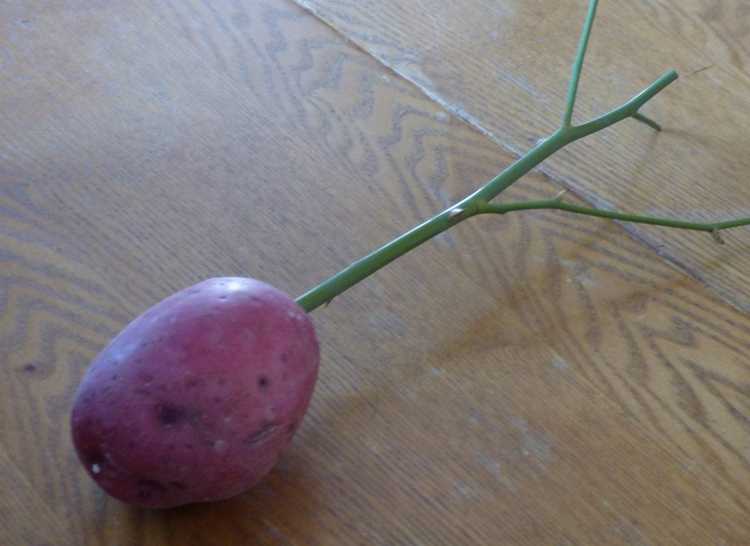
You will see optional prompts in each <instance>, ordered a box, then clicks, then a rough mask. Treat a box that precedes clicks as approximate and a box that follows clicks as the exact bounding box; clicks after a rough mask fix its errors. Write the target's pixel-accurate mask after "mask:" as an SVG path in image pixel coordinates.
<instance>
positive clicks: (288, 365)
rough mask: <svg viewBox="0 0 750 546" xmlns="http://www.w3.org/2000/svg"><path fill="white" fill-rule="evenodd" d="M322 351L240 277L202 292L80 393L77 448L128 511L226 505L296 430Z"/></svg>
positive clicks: (279, 305)
mask: <svg viewBox="0 0 750 546" xmlns="http://www.w3.org/2000/svg"><path fill="white" fill-rule="evenodd" d="M319 362H320V350H319V346H318V342H317V339H316V336H315V330H314V327H313V324H312V321H311V320H310V318H309V316H308V315H307V314H306V313H305V311H304V310H303V309H302V308H301V307H299V306H298V305H297V304H296V303H295V302H294V300H292V299H291V298H290V297H289V296H287V295H286V294H285V293H283V292H281V291H280V290H277V289H276V288H274V287H272V286H270V285H268V284H265V283H262V282H260V281H257V280H254V279H248V278H233V277H231V278H216V279H209V280H207V281H204V282H201V283H199V284H197V285H195V286H193V287H191V288H187V289H185V290H182V291H181V292H178V293H176V294H174V295H172V296H170V297H169V298H167V299H165V300H163V301H162V302H160V303H158V304H157V305H155V306H154V307H152V308H151V309H149V310H148V311H146V312H145V313H144V314H142V315H141V316H139V317H138V318H136V319H135V320H134V321H133V322H131V323H130V324H129V325H128V326H127V327H126V328H125V329H124V330H123V331H122V332H121V333H120V334H119V335H118V336H117V337H116V338H115V339H113V340H112V342H111V343H110V344H109V345H108V346H107V347H106V348H105V349H104V350H103V351H102V352H101V353H100V354H99V355H98V356H97V357H96V358H95V359H94V361H93V363H92V365H91V367H90V368H89V370H88V371H87V373H86V374H85V376H84V378H83V380H82V382H81V385H80V386H79V389H78V391H77V393H76V397H75V401H74V405H73V411H72V415H71V425H72V435H73V443H74V445H75V448H76V451H77V453H78V456H79V458H80V460H81V462H82V464H83V465H84V467H85V468H86V470H87V471H88V473H89V475H90V476H91V477H92V478H93V479H94V480H95V481H96V482H97V483H98V484H99V485H100V486H101V487H102V488H103V489H104V490H105V491H106V492H107V493H108V494H110V495H111V496H113V497H115V498H117V499H120V500H121V501H124V502H126V503H129V504H134V505H139V506H143V507H151V508H168V507H173V506H179V505H182V504H189V503H194V502H206V501H216V500H221V499H226V498H229V497H233V496H235V495H238V494H240V493H242V492H244V491H246V490H248V489H249V488H251V487H252V486H253V485H255V484H256V483H257V482H258V481H259V480H261V479H262V478H263V477H264V476H265V475H266V474H267V473H268V472H269V471H270V470H271V468H272V467H273V466H274V465H275V463H276V461H277V460H278V458H279V455H280V454H281V452H282V451H283V449H284V448H285V447H286V446H287V445H288V444H289V442H290V441H291V438H292V436H293V435H294V432H295V431H296V429H297V427H298V426H299V424H300V422H301V420H302V418H303V416H304V414H305V412H306V410H307V407H308V404H309V402H310V399H311V397H312V393H313V390H314V387H315V382H316V380H317V375H318V366H319Z"/></svg>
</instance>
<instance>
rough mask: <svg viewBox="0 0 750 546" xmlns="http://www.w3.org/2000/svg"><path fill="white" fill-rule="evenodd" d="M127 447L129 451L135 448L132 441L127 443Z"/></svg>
mask: <svg viewBox="0 0 750 546" xmlns="http://www.w3.org/2000/svg"><path fill="white" fill-rule="evenodd" d="M128 447H129V448H130V449H133V448H134V447H135V442H134V441H133V440H130V441H129V442H128Z"/></svg>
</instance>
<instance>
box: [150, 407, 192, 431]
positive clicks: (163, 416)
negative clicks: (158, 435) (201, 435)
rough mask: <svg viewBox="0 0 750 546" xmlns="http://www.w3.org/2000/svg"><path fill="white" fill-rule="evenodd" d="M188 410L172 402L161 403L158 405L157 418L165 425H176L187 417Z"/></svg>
mask: <svg viewBox="0 0 750 546" xmlns="http://www.w3.org/2000/svg"><path fill="white" fill-rule="evenodd" d="M185 416H186V412H185V410H184V409H182V408H178V407H177V406H174V405H172V404H159V405H158V406H156V418H157V419H158V420H159V422H160V423H161V424H162V425H164V426H172V425H176V424H177V423H179V422H180V421H182V420H183V419H185Z"/></svg>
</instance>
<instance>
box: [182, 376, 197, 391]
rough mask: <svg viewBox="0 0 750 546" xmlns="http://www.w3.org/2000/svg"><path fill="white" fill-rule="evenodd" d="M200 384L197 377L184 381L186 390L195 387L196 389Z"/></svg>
mask: <svg viewBox="0 0 750 546" xmlns="http://www.w3.org/2000/svg"><path fill="white" fill-rule="evenodd" d="M200 384H201V381H200V379H198V378H197V377H188V378H187V379H186V380H185V386H186V387H187V388H188V389H194V388H195V387H198V386H199V385H200Z"/></svg>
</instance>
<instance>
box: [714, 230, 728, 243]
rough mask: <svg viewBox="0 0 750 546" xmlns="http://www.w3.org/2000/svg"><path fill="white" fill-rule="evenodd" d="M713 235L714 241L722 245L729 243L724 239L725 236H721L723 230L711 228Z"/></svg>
mask: <svg viewBox="0 0 750 546" xmlns="http://www.w3.org/2000/svg"><path fill="white" fill-rule="evenodd" d="M711 237H713V238H714V241H716V243H718V244H720V245H725V244H727V243H726V241H725V240H724V237H722V236H721V231H719V230H718V229H713V230H711Z"/></svg>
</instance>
